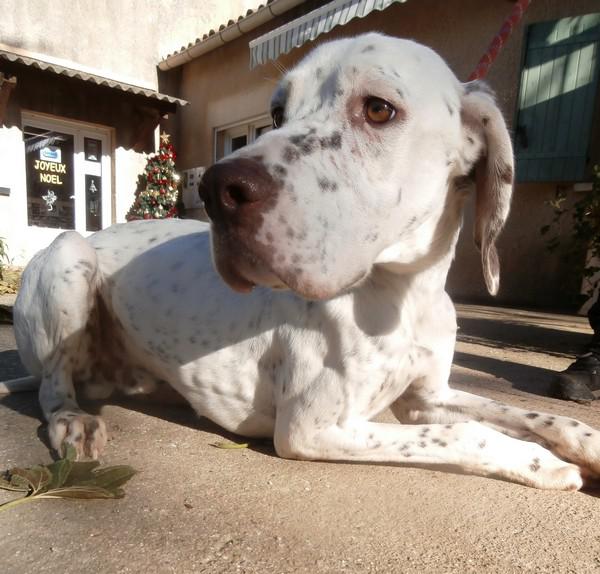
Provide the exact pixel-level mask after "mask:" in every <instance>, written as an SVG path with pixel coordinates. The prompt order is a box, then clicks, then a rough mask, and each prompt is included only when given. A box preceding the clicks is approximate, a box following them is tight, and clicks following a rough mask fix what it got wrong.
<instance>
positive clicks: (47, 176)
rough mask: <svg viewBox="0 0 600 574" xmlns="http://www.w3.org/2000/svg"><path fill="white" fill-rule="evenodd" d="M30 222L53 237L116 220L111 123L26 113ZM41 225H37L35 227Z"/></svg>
mask: <svg viewBox="0 0 600 574" xmlns="http://www.w3.org/2000/svg"><path fill="white" fill-rule="evenodd" d="M23 138H24V143H25V165H26V181H27V224H28V227H29V229H31V231H32V232H33V233H35V234H36V235H41V236H42V237H40V241H43V240H44V239H45V240H47V241H51V240H52V238H53V237H54V236H56V235H58V234H59V233H60V232H62V231H64V230H67V229H74V230H76V231H78V232H80V233H81V234H82V235H88V234H89V233H91V232H94V231H98V230H100V229H103V228H104V227H108V226H109V225H111V223H112V220H111V215H112V190H111V180H112V174H111V168H112V166H111V138H110V130H109V129H108V128H100V127H97V126H92V125H87V124H81V123H78V122H70V121H68V120H63V119H60V118H50V117H47V116H41V115H37V114H33V113H23ZM33 228H36V229H33Z"/></svg>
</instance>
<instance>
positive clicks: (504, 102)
mask: <svg viewBox="0 0 600 574" xmlns="http://www.w3.org/2000/svg"><path fill="white" fill-rule="evenodd" d="M350 4H361V5H362V7H363V8H364V11H363V13H362V14H359V16H362V17H356V18H353V19H351V20H349V21H347V22H345V23H343V25H342V24H341V23H340V24H338V25H337V26H335V27H333V28H332V29H331V30H329V31H324V32H323V33H321V34H320V35H318V37H316V38H315V39H314V40H311V41H304V42H303V41H302V37H303V34H304V35H305V36H306V34H305V29H306V21H307V18H308V19H310V14H311V12H312V11H313V10H317V12H315V13H314V14H317V16H315V18H316V20H315V19H314V18H313V25H315V24H314V23H315V22H317V24H316V25H315V26H319V25H320V24H319V22H321V23H322V22H324V21H326V20H327V18H330V19H335V18H337V19H338V21H343V20H344V12H343V10H347V9H348V5H350ZM514 4H515V3H514V1H510V0H492V1H486V2H481V1H480V0H447V1H445V2H440V1H439V0H419V1H418V2H417V1H414V0H405V1H397V2H392V1H387V2H386V1H380V2H378V1H377V0H371V1H370V2H369V1H365V0H363V2H360V1H359V0H357V1H356V2H349V1H346V2H343V1H341V0H340V1H338V2H319V1H310V0H309V1H307V2H302V3H300V4H298V5H296V6H293V7H291V8H290V9H289V10H287V11H286V12H285V13H283V14H281V15H279V16H276V17H273V18H272V19H270V20H269V21H267V22H265V23H264V24H261V25H259V26H258V27H255V28H252V29H248V28H246V29H244V20H241V21H239V22H238V24H240V25H241V28H242V30H243V33H239V30H237V32H238V34H237V35H234V31H233V30H232V29H233V28H235V26H236V24H232V23H230V24H229V26H227V27H224V28H222V29H221V31H220V32H219V33H220V35H221V36H222V38H219V39H218V40H215V38H213V37H212V36H210V35H209V36H207V37H206V38H204V39H202V40H200V41H199V42H197V43H195V44H192V45H191V46H188V47H187V48H184V49H182V50H180V51H178V52H175V53H174V54H171V55H170V56H169V57H167V58H165V59H164V60H163V61H162V62H161V63H160V64H159V66H160V67H161V69H163V70H165V71H166V74H167V75H170V76H171V77H172V81H173V82H174V83H175V84H176V85H177V86H178V91H177V92H176V93H177V94H178V96H179V97H180V98H183V99H185V100H186V101H188V102H189V103H190V105H189V106H188V107H186V108H184V109H182V110H181V113H179V114H177V116H176V117H175V118H174V122H175V123H176V129H175V130H174V131H175V132H176V133H177V140H176V142H177V146H178V149H179V150H180V156H179V166H180V168H181V169H183V170H184V172H185V171H187V174H186V182H188V183H189V184H190V186H189V188H188V189H189V191H188V198H187V203H188V205H191V204H192V203H193V200H194V186H195V185H196V184H197V179H198V175H199V174H200V173H201V172H202V169H203V168H205V167H206V166H208V165H210V164H211V163H213V162H214V161H215V160H217V159H220V158H221V157H223V156H224V155H226V154H227V153H229V152H231V151H232V150H234V149H237V148H238V147H240V146H241V145H245V144H246V143H249V142H251V141H253V140H254V139H255V138H257V137H259V136H260V134H261V133H262V132H264V131H265V130H268V129H270V124H271V120H270V117H269V99H270V96H271V93H272V91H273V89H274V86H275V83H276V82H277V80H278V78H279V77H280V76H281V73H282V72H281V71H282V70H285V69H287V68H290V67H292V66H293V65H294V64H295V63H296V62H298V61H299V60H300V59H301V58H302V57H303V56H304V55H305V54H306V53H307V52H308V51H309V50H310V49H312V48H313V47H314V46H316V45H318V44H319V43H321V42H326V41H329V40H332V39H335V38H340V37H345V36H352V35H356V34H361V33H364V32H368V31H379V32H382V33H385V34H389V35H392V36H399V37H406V38H412V39H414V40H416V41H418V42H421V43H424V44H426V45H428V46H430V47H432V48H433V49H434V50H436V51H437V52H438V53H439V54H441V55H442V57H444V59H445V60H446V61H447V62H448V64H449V65H450V67H451V68H452V69H453V70H454V72H455V73H456V75H457V77H458V78H459V79H461V80H463V81H466V80H467V78H468V76H469V74H470V73H471V72H472V71H473V69H474V68H475V66H476V65H477V62H478V60H479V59H480V57H481V56H482V55H483V54H484V53H485V52H486V49H487V48H488V45H489V44H490V41H491V40H492V38H493V37H494V36H495V35H496V34H497V33H498V31H499V30H500V27H501V25H502V23H503V22H504V20H505V18H506V17H507V16H508V15H509V14H510V12H511V10H512V9H513V7H514ZM271 5H277V0H274V1H273V2H272V4H271ZM336 6H338V7H339V8H340V10H339V12H338V13H337V14H336V13H335V9H336ZM365 6H366V8H365ZM369 9H370V10H371V11H369ZM319 10H321V12H320V14H321V15H320V16H318V15H319V12H318V11H319ZM282 27H283V28H282ZM325 27H326V26H325ZM282 30H283V31H284V32H286V34H284V35H283V36H282V35H281V31H282ZM294 35H295V36H294ZM230 38H231V39H230ZM290 38H291V40H290ZM599 45H600V7H599V5H598V2H597V1H595V0H544V1H543V2H542V1H536V0H534V1H533V2H532V3H531V5H530V7H529V9H528V10H527V12H526V13H525V16H524V18H523V19H522V21H521V22H520V23H519V24H518V25H517V26H516V28H515V29H514V31H513V34H512V36H511V37H510V38H509V40H508V41H507V43H506V45H505V46H504V49H503V51H502V52H501V53H500V55H499V56H498V58H497V59H496V61H495V62H494V64H493V65H492V67H491V69H490V71H489V75H488V76H487V77H486V81H487V82H488V83H489V84H490V85H491V86H492V88H493V89H494V90H495V92H496V94H497V99H498V102H499V105H500V107H501V109H502V110H503V113H504V115H505V117H506V119H507V122H508V125H509V129H510V130H511V132H512V133H513V135H514V140H515V153H516V159H517V182H516V186H515V193H514V199H513V204H512V213H511V216H510V218H509V222H508V224H507V227H506V230H505V232H504V234H503V236H502V239H501V242H500V245H499V249H500V256H501V264H502V276H501V289H500V293H499V295H498V296H497V298H496V301H499V302H500V303H502V302H505V303H507V304H508V303H511V304H513V303H515V304H525V305H533V306H540V305H542V306H552V307H560V306H564V305H565V302H567V301H569V302H570V301H573V300H574V299H575V297H576V295H577V294H578V293H579V291H580V285H581V284H580V280H579V278H578V277H576V276H574V275H573V273H571V272H570V271H571V268H572V261H570V260H569V259H568V258H566V257H565V256H563V255H562V254H561V251H560V250H559V251H558V252H556V253H549V252H548V250H547V248H546V238H545V237H544V236H542V235H541V233H540V228H541V227H542V226H544V225H545V224H547V223H549V222H550V220H551V219H552V215H553V212H552V209H551V207H550V206H549V205H548V204H547V202H548V201H549V200H552V199H553V198H554V197H555V194H556V192H557V190H560V191H564V192H566V193H567V196H568V201H569V202H572V201H574V200H575V199H576V198H577V197H579V196H580V194H581V193H585V192H586V190H589V189H590V188H591V181H592V179H591V178H592V175H591V174H592V171H591V170H592V167H593V165H594V163H600V156H599V147H600V146H599V139H600V122H599V116H600V114H599V102H600V98H599V95H598V94H599V92H598V72H599V70H600V52H599ZM285 50H289V52H287V53H280V52H284V51H285ZM251 59H254V61H253V62H251ZM258 60H260V62H262V63H259V62H258ZM188 175H189V177H188ZM196 207H198V205H197V204H196ZM471 220H472V206H468V208H467V212H466V215H465V225H464V229H463V232H462V234H461V239H460V241H459V245H458V250H457V255H456V261H455V264H454V266H453V268H452V271H451V274H450V277H449V284H448V286H449V290H450V292H451V294H452V295H453V296H454V297H456V298H458V299H461V298H463V299H469V300H471V301H473V300H481V301H490V299H489V297H488V295H487V294H486V291H485V286H484V283H483V279H482V275H481V269H480V264H479V253H478V252H477V250H476V249H475V246H474V245H473V242H472V227H471ZM562 233H563V234H564V236H565V237H568V235H569V226H568V225H565V226H564V228H563V229H562ZM565 244H566V241H565Z"/></svg>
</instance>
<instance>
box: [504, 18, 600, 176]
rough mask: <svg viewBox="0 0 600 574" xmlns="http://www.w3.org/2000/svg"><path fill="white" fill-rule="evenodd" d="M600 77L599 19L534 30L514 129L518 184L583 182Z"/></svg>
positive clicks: (545, 25)
mask: <svg viewBox="0 0 600 574" xmlns="http://www.w3.org/2000/svg"><path fill="white" fill-rule="evenodd" d="M599 71H600V14H587V15H585V16H573V17H570V18H563V19H562V20H557V21H553V22H541V23H538V24H533V25H532V26H530V27H529V30H528V36H527V53H526V55H525V62H524V66H523V70H522V71H521V87H520V92H519V109H518V117H517V125H516V128H515V154H516V159H517V181H557V182H558V181H581V180H582V179H584V177H585V174H586V167H587V162H588V147H589V142H590V133H591V129H592V117H593V114H594V107H595V105H596V97H597V93H598V89H597V88H598V75H599Z"/></svg>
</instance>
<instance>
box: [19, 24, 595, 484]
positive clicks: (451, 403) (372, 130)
mask: <svg viewBox="0 0 600 574" xmlns="http://www.w3.org/2000/svg"><path fill="white" fill-rule="evenodd" d="M271 109H272V115H273V120H274V126H275V127H276V128H278V129H275V130H273V131H271V132H269V133H267V134H265V135H263V136H261V137H260V138H259V139H258V140H257V141H256V142H255V143H253V144H251V145H249V146H247V147H245V148H243V149H241V150H239V151H237V152H236V153H234V154H232V155H231V156H228V157H227V158H225V159H224V160H222V161H220V162H218V163H217V164H215V165H214V166H213V167H212V168H210V169H209V170H208V171H207V172H206V174H205V176H204V178H203V180H202V183H201V185H200V194H201V196H202V198H203V200H204V202H205V205H206V209H207V212H208V214H209V216H210V218H211V230H210V233H209V228H208V226H207V225H205V224H203V223H201V222H197V221H190V220H188V221H185V220H184V221H176V220H165V221H142V222H134V223H127V224H123V225H115V226H113V227H110V228H108V229H106V230H104V231H100V232H98V233H96V234H94V235H92V236H91V237H89V238H88V239H84V238H83V237H81V236H80V235H78V234H77V233H75V232H66V233H64V234H62V235H61V236H60V237H59V238H58V239H56V240H55V241H54V243H52V244H51V245H50V246H49V247H48V248H46V249H44V250H43V251H41V252H40V253H38V254H37V255H36V257H35V258H34V259H33V260H32V262H31V263H30V264H29V266H28V267H27V269H26V271H25V273H24V276H23V284H22V288H21V291H20V294H19V296H18V299H17V303H16V306H15V313H14V315H15V331H16V336H17V341H18V347H19V351H20V353H21V357H22V359H23V361H24V363H25V365H26V366H27V367H28V369H29V370H30V372H31V374H32V375H33V376H35V377H37V378H39V380H40V383H41V384H40V392H39V396H40V402H41V405H42V408H43V412H44V415H45V416H46V418H47V419H48V423H49V435H50V438H51V443H52V446H53V447H54V448H56V449H59V448H61V445H62V444H63V442H67V443H71V444H73V445H74V446H75V448H76V449H77V452H78V454H79V456H86V455H87V456H92V457H94V458H96V457H97V456H99V455H100V454H101V453H102V451H103V449H104V447H105V444H106V427H105V424H104V422H103V421H102V419H101V418H100V417H96V416H91V415H89V414H87V413H85V412H83V411H82V410H81V409H80V408H79V406H78V404H77V401H76V396H75V388H76V386H78V385H82V386H84V387H87V390H88V393H90V394H91V395H92V396H95V397H100V396H106V395H108V394H109V393H110V392H111V391H112V389H113V388H114V387H120V388H121V389H122V390H124V391H125V392H129V393H134V392H148V391H151V390H153V389H154V388H156V386H157V385H158V384H160V383H161V382H166V383H168V384H169V385H171V386H172V387H174V388H175V389H176V390H177V391H178V392H179V393H180V394H181V395H183V397H185V399H187V401H189V403H190V404H191V405H192V406H193V408H194V409H195V410H196V411H197V413H198V414H199V415H202V416H205V417H208V418H209V419H211V420H213V421H214V422H216V423H218V424H219V425H221V426H222V427H223V428H225V429H227V430H228V431H231V432H234V433H239V434H241V435H245V436H249V437H273V439H274V444H275V449H276V451H277V453H278V454H279V455H280V456H283V457H287V458H293V459H312V460H329V461H335V460H338V461H362V462H371V461H372V462H387V463H393V464H409V465H427V466H429V467H431V466H434V467H435V466H438V467H439V468H443V469H448V468H452V469H455V470H457V471H460V472H464V473H472V474H476V475H481V476H496V477H500V478H504V479H508V480H513V481H515V482H519V483H522V484H526V485H531V486H535V487H538V488H550V489H579V488H580V487H581V486H582V484H583V478H584V477H588V476H590V477H597V476H599V475H600V433H598V431H596V430H593V429H591V428H589V427H588V426H586V425H585V424H583V423H580V422H578V421H575V420H573V419H569V418H565V417H559V416H550V415H546V414H543V413H537V412H527V411H524V410H520V409H518V408H514V407H510V406H506V405H503V404H500V403H498V402H495V401H492V400H488V399H485V398H480V397H477V396H474V395H471V394H468V393H465V392H460V391H455V390H452V389H451V388H449V386H448V377H449V373H450V366H451V361H452V356H453V350H454V343H455V337H456V315H455V310H454V307H453V305H452V303H451V301H450V299H449V297H448V295H447V294H446V292H445V290H444V285H445V281H446V276H447V273H448V269H449V267H450V264H451V261H452V258H453V254H454V249H455V245H456V241H457V238H458V234H459V230H460V226H461V218H462V215H461V213H462V207H463V203H464V201H465V198H466V197H467V196H468V194H469V193H471V192H472V190H473V189H474V190H475V194H476V221H475V240H476V243H477V245H478V246H479V248H480V249H481V254H482V265H483V271H484V278H485V282H486V285H487V288H488V290H489V291H490V292H491V293H492V294H495V293H496V291H497V290H498V286H499V265H498V257H497V253H496V248H495V242H496V239H497V236H498V234H499V232H500V230H501V228H502V226H503V224H504V222H505V220H506V217H507V215H508V211H509V203H510V196H511V191H512V180H513V157H512V148H511V142H510V138H509V134H508V132H507V129H506V126H505V123H504V120H503V118H502V115H501V113H500V111H499V110H498V107H497V106H496V103H495V101H494V98H493V96H492V95H491V94H490V92H489V90H488V89H487V88H486V87H485V86H484V85H482V84H480V83H470V84H462V83H460V82H459V81H458V80H457V79H456V77H455V76H454V75H453V73H452V72H451V71H450V69H449V68H448V66H447V65H446V64H445V63H444V61H443V60H442V59H441V58H440V57H439V56H438V55H436V54H435V53H434V52H433V51H431V50H430V49H428V48H426V47H424V46H421V45H419V44H417V43H414V42H412V41H407V40H400V39H396V38H391V37H386V36H383V35H379V34H367V35H364V36H359V37H356V38H349V39H343V40H338V41H333V42H330V43H326V44H323V45H321V46H320V47H318V48H317V49H315V50H314V51H313V52H312V53H311V54H310V55H308V56H307V57H306V58H305V59H304V60H303V61H302V62H301V63H300V64H299V65H298V66H296V67H295V68H294V69H293V70H291V71H290V72H289V73H287V74H286V75H285V77H284V78H283V79H282V80H281V83H280V85H279V87H278V89H277V91H276V93H275V95H274V97H273V101H272V108H271ZM211 253H212V257H211ZM226 283H227V284H228V285H229V286H227V285H226ZM388 407H389V408H391V410H392V411H393V413H394V414H395V416H396V417H397V419H398V423H397V424H384V423H381V422H374V420H373V419H374V418H375V417H376V415H378V414H379V413H380V412H381V411H383V410H384V409H387V408H388Z"/></svg>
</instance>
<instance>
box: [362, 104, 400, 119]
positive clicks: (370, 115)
mask: <svg viewBox="0 0 600 574" xmlns="http://www.w3.org/2000/svg"><path fill="white" fill-rule="evenodd" d="M365 114H366V116H367V120H369V121H370V122H371V123H373V124H385V123H386V122H389V121H390V120H391V119H392V118H393V117H394V116H395V115H396V109H395V108H394V106H392V104H390V103H389V102H386V101H385V100H382V99H381V98H367V100H366V101H365Z"/></svg>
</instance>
